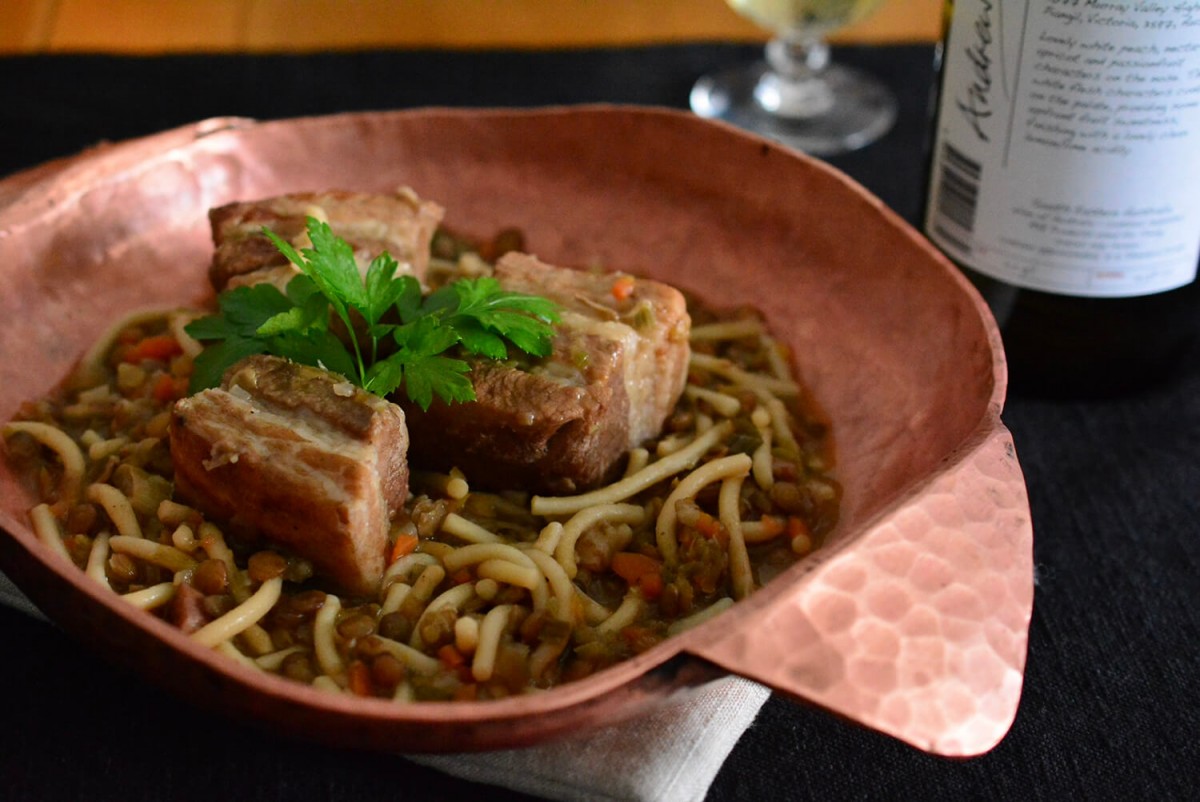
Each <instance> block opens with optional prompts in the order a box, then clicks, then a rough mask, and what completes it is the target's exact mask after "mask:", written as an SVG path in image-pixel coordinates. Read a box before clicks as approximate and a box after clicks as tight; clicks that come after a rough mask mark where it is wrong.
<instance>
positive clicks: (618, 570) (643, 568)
mask: <svg viewBox="0 0 1200 802" xmlns="http://www.w3.org/2000/svg"><path fill="white" fill-rule="evenodd" d="M611 567H612V570H613V573H614V574H616V575H617V576H619V577H621V578H622V579H624V580H625V581H626V582H628V583H629V584H630V585H636V584H637V583H638V580H640V579H641V578H642V577H643V576H645V575H646V574H661V573H662V564H661V563H660V562H659V561H658V560H656V559H654V558H653V557H647V556H646V555H645V554H638V553H636V552H632V551H618V552H617V553H616V554H614V555H613V558H612V563H611Z"/></svg>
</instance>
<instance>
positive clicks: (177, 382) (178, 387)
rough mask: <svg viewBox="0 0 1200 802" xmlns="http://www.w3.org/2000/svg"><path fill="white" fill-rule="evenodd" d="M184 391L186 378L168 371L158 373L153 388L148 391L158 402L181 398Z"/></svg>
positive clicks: (185, 390)
mask: <svg viewBox="0 0 1200 802" xmlns="http://www.w3.org/2000/svg"><path fill="white" fill-rule="evenodd" d="M186 393H187V379H184V378H182V377H179V376H172V375H170V374H168V373H162V374H160V375H159V377H158V380H157V381H156V382H154V388H153V389H152V390H151V391H150V394H151V395H152V396H154V400H155V401H157V402H159V403H160V404H165V403H167V402H168V401H175V400H177V399H179V398H183V396H184V395H185V394H186Z"/></svg>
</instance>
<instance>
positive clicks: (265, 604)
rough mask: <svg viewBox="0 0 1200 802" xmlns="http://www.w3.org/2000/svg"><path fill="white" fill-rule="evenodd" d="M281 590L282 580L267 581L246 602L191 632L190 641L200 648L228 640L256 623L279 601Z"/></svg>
mask: <svg viewBox="0 0 1200 802" xmlns="http://www.w3.org/2000/svg"><path fill="white" fill-rule="evenodd" d="M282 590H283V580H282V579H280V578H279V577H275V578H274V579H268V580H267V581H266V582H264V583H262V586H261V587H259V589H258V590H256V591H255V592H254V595H252V596H251V597H250V598H248V599H247V600H246V601H244V602H242V603H241V604H239V605H238V606H237V607H235V608H233V609H232V610H230V611H229V612H227V613H226V614H225V615H223V616H221V617H220V618H218V619H216V620H215V621H212V622H210V623H208V624H205V625H204V626H203V627H201V628H200V629H198V630H196V631H195V632H193V633H192V639H193V640H195V641H196V642H197V643H199V644H201V645H202V646H216V645H217V644H218V643H220V642H222V641H227V640H229V639H230V638H232V637H233V636H234V635H237V634H238V633H239V632H241V631H242V630H244V629H246V628H247V627H249V626H250V625H251V624H256V623H258V622H259V621H260V620H261V619H262V617H263V616H264V615H266V614H267V612H268V611H269V610H270V609H271V607H272V606H274V604H275V602H277V601H278V600H279V594H280V592H281V591H282Z"/></svg>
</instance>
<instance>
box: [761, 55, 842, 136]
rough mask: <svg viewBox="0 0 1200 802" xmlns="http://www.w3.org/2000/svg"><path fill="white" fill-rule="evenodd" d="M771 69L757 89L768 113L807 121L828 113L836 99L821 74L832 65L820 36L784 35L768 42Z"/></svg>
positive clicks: (764, 75)
mask: <svg viewBox="0 0 1200 802" xmlns="http://www.w3.org/2000/svg"><path fill="white" fill-rule="evenodd" d="M766 54H767V70H766V71H765V72H764V73H763V75H762V77H761V78H760V79H759V81H758V85H757V86H755V88H754V99H755V101H757V103H758V105H759V106H760V107H762V109H763V110H764V111H766V112H767V113H769V114H774V115H777V116H780V117H788V118H791V119H805V118H810V117H818V116H820V115H822V114H825V113H826V112H828V111H829V109H830V108H832V107H833V104H834V96H833V92H832V90H830V88H829V86H828V84H826V82H825V80H824V79H823V78H822V76H821V73H822V71H823V70H824V69H825V67H826V65H828V64H829V45H828V44H827V43H826V42H825V41H824V40H823V39H820V38H818V37H813V36H788V35H786V34H785V35H782V36H779V37H776V38H775V39H772V40H771V41H770V42H768V43H767V47H766Z"/></svg>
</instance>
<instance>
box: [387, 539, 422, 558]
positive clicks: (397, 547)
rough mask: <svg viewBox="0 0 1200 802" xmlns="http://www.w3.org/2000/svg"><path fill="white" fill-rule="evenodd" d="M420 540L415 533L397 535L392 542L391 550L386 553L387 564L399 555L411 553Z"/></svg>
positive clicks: (399, 556)
mask: <svg viewBox="0 0 1200 802" xmlns="http://www.w3.org/2000/svg"><path fill="white" fill-rule="evenodd" d="M420 542H421V539H420V538H418V537H417V536H416V535H397V536H396V542H395V543H393V544H392V551H391V553H390V554H389V555H388V565H391V564H392V563H394V562H396V560H399V559H400V558H401V557H404V556H406V555H409V554H412V553H413V552H414V551H416V550H417V544H418V543H420Z"/></svg>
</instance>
